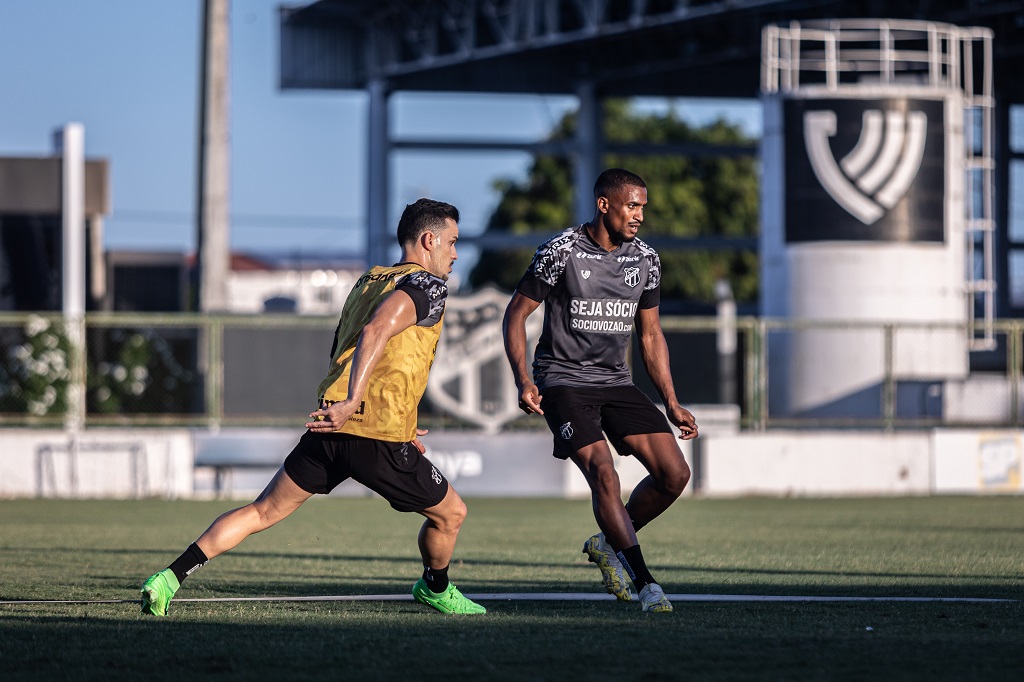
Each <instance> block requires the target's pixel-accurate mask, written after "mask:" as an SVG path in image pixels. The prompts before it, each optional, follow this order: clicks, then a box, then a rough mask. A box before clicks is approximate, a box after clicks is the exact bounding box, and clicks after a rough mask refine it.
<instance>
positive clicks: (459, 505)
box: [431, 489, 469, 533]
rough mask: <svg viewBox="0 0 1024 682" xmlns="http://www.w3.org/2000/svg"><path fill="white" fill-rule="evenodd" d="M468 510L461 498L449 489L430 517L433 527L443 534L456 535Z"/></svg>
mask: <svg viewBox="0 0 1024 682" xmlns="http://www.w3.org/2000/svg"><path fill="white" fill-rule="evenodd" d="M468 513H469V510H468V509H467V508H466V503H465V502H463V500H462V497H460V496H459V495H458V494H456V493H455V491H454V490H451V489H449V493H448V495H447V496H446V497H445V499H444V501H443V502H442V503H441V504H439V505H438V506H437V507H435V508H434V513H433V514H432V515H431V517H432V520H433V521H434V525H436V526H437V528H438V530H440V531H441V532H443V533H458V532H459V528H461V527H462V522H463V521H465V520H466V515H467V514H468Z"/></svg>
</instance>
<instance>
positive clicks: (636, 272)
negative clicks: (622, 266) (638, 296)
mask: <svg viewBox="0 0 1024 682" xmlns="http://www.w3.org/2000/svg"><path fill="white" fill-rule="evenodd" d="M625 273H626V277H625V281H626V284H627V285H628V286H631V287H635V286H636V285H637V284H640V268H626V270H625Z"/></svg>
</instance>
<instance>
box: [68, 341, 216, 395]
mask: <svg viewBox="0 0 1024 682" xmlns="http://www.w3.org/2000/svg"><path fill="white" fill-rule="evenodd" d="M88 352H89V368H90V370H89V373H88V380H87V383H88V392H87V405H88V410H89V412H90V413H99V414H124V413H136V414H137V413H150V414H155V413H170V414H183V413H189V412H193V411H195V409H196V408H195V405H194V404H193V403H194V399H193V398H194V395H195V394H196V391H197V390H198V385H199V382H200V377H199V376H198V375H197V374H196V373H195V372H193V371H192V370H191V369H189V368H188V367H185V366H182V364H181V362H180V361H179V359H180V358H182V357H188V356H189V355H192V354H193V353H189V352H188V351H187V350H176V349H175V348H174V347H173V346H172V345H171V344H170V343H169V342H168V341H167V340H166V339H164V338H163V337H162V336H160V335H158V334H156V333H155V332H154V330H152V329H127V328H125V329H122V328H112V329H106V328H99V329H93V330H90V339H89V346H88Z"/></svg>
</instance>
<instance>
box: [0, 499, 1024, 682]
mask: <svg viewBox="0 0 1024 682" xmlns="http://www.w3.org/2000/svg"><path fill="white" fill-rule="evenodd" d="M237 504H238V503H230V502H198V501H159V500H144V501H60V500H7V501H0V600H4V601H11V600H113V599H136V598H137V597H138V588H139V585H140V584H141V582H142V580H143V579H144V578H145V577H146V576H147V575H149V574H150V573H153V572H155V571H156V570H159V569H162V568H164V567H165V566H166V565H167V564H168V563H169V562H170V561H171V560H172V559H174V558H175V557H176V556H177V555H178V554H179V553H180V551H181V550H182V549H183V548H184V547H185V546H186V545H188V543H189V542H191V541H192V540H194V539H195V538H196V537H197V536H198V535H199V533H200V532H201V531H202V530H203V529H204V528H205V527H206V526H207V525H208V524H209V522H210V521H211V520H212V519H213V518H214V517H215V516H216V515H217V514H219V513H220V512H222V511H224V510H226V509H228V508H231V507H233V506H237ZM468 504H469V509H470V515H469V518H468V520H467V522H466V525H465V526H464V527H463V531H462V534H461V536H460V538H459V545H458V547H457V548H456V557H455V561H454V562H453V566H452V570H451V575H452V578H453V579H454V580H455V582H456V583H457V584H458V585H459V587H460V588H461V589H462V590H463V592H465V593H468V594H473V593H506V592H509V593H514V592H534V593H537V592H565V593H575V592H598V591H600V583H599V576H598V572H597V570H596V569H595V568H593V567H592V566H591V565H589V564H587V562H586V559H585V557H584V555H583V554H582V553H581V552H580V548H581V545H582V542H583V540H584V539H585V538H586V537H587V536H588V535H589V534H590V533H591V532H592V529H593V527H594V522H593V517H592V515H591V511H590V506H589V502H583V501H562V500H495V499H471V500H468ZM419 520H420V517H419V516H417V515H405V514H398V513H396V512H393V511H392V510H391V509H390V508H389V507H388V506H387V504H386V503H384V502H382V501H380V500H379V499H369V498H367V499H333V498H326V499H314V500H312V501H311V502H309V503H308V504H306V505H305V506H304V507H303V508H302V509H300V510H299V511H298V512H297V513H296V514H295V515H293V516H292V517H291V518H289V519H287V520H285V521H284V522H282V523H281V524H280V525H278V526H276V527H275V528H272V529H270V530H269V531H267V532H265V533H262V534H260V535H256V536H253V537H251V538H249V539H248V540H247V541H246V542H244V543H243V544H242V545H241V546H240V547H238V548H237V549H236V550H234V551H232V552H230V553H228V554H226V555H224V556H222V557H219V558H217V559H215V560H214V561H213V562H211V563H210V564H209V565H207V566H206V567H204V568H202V569H201V570H200V571H198V572H197V573H195V574H193V575H192V577H190V578H189V579H188V581H187V582H186V583H185V585H184V586H183V587H182V590H181V591H180V592H179V593H178V596H179V597H181V598H204V597H260V596H281V597H287V596H322V595H352V594H406V593H407V592H408V590H409V588H410V587H411V585H412V583H413V581H414V580H415V579H416V578H417V577H418V575H419V573H420V571H421V567H420V564H419V558H418V554H417V551H416V546H415V536H416V531H417V529H418V527H419ZM640 537H641V541H642V543H643V546H644V550H645V554H646V557H647V560H648V563H649V565H650V566H651V568H652V571H653V573H654V575H655V576H656V577H657V578H658V579H659V581H660V582H661V584H662V586H663V587H664V588H665V591H666V592H669V593H675V594H699V595H705V594H712V595H740V594H742V595H800V596H860V597H943V598H984V599H1004V600H1011V601H1003V602H995V601H988V602H965V601H956V602H953V601H946V602H938V601H855V602H850V601H846V602H841V601H840V602H810V601H677V602H676V609H675V612H674V613H672V614H657V615H652V614H643V613H641V612H640V608H639V606H638V605H637V604H636V603H630V604H623V603H617V602H614V601H529V600H491V601H487V602H484V604H485V605H486V606H487V607H488V609H489V612H488V614H487V615H485V616H482V617H462V618H459V617H451V616H444V615H442V614H439V613H436V612H434V611H431V610H429V609H427V608H426V607H424V606H421V605H419V604H416V603H414V602H411V601H381V600H374V601H359V602H341V601H304V602H262V601H261V602H217V603H207V602H203V603H195V602H190V603H189V602H176V603H172V605H171V612H170V616H169V617H168V618H163V619H161V618H154V617H142V616H140V615H139V614H138V606H137V605H136V604H129V603H111V604H16V605H0V680H5V681H9V680H29V679H31V680H37V679H67V680H85V679H90V680H92V679H147V680H153V679H156V680H164V679H166V680H171V679H173V680H178V681H180V680H194V679H209V678H227V679H253V680H257V679H258V680H266V679H281V680H303V679H309V680H312V679H317V680H320V679H352V680H383V679H403V680H453V679H454V680H469V679H473V680H477V679H479V680H565V679H573V678H579V679H583V678H596V677H600V678H601V679H608V680H675V679H680V680H683V679H685V680H874V679H879V680H893V679H913V680H1003V679H1006V680H1009V679H1013V680H1019V679H1021V677H1022V671H1024V602H1021V601H1020V600H1022V599H1024V497H969V498H960V497H932V498H882V499H835V500H822V499H817V500H815V499H790V500H781V499H739V500H713V499H712V500H708V499H686V500H681V501H679V502H677V503H676V505H674V506H673V507H672V508H671V509H670V510H669V511H668V512H667V513H666V514H665V515H664V516H662V517H661V518H660V519H658V520H657V521H656V522H655V523H654V524H652V525H651V526H650V527H649V528H648V529H645V530H644V531H643V532H642V533H641V535H640Z"/></svg>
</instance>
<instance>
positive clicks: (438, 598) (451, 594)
mask: <svg viewBox="0 0 1024 682" xmlns="http://www.w3.org/2000/svg"><path fill="white" fill-rule="evenodd" d="M412 596H413V598H414V599H415V600H416V601H418V602H420V603H421V604H426V605H427V606H433V607H434V608H435V609H437V610H438V611H440V612H441V613H487V609H485V608H484V607H482V606H480V605H479V604H477V603H476V602H475V601H473V600H471V599H467V598H466V596H465V595H463V594H462V593H461V592H459V588H457V587H455V583H448V589H446V590H445V591H444V592H442V593H441V594H435V593H434V592H431V591H430V588H428V587H427V581H426V580H424V579H423V578H420V579H419V580H417V581H416V584H415V585H413V586H412Z"/></svg>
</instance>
